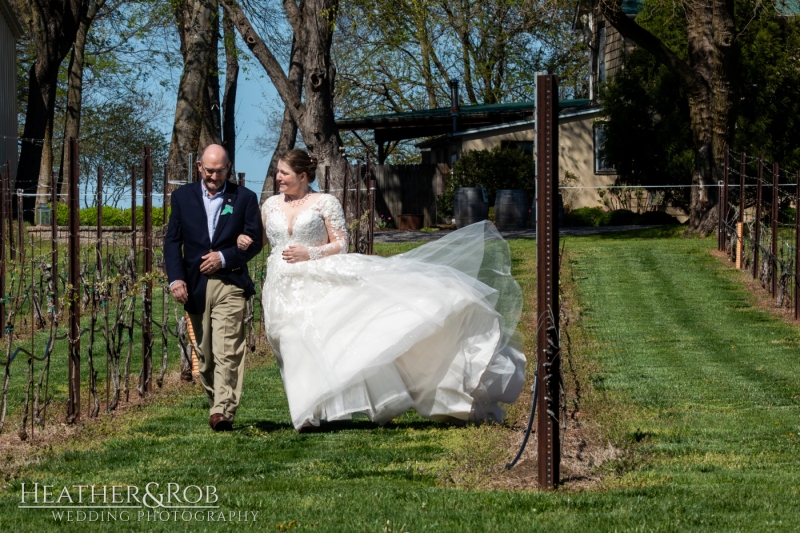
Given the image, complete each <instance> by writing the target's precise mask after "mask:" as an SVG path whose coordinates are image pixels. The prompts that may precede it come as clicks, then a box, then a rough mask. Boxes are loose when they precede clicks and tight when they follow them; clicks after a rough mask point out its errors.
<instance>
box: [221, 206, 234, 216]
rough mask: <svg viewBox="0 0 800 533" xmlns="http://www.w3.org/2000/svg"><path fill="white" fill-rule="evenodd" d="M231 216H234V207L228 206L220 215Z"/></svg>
mask: <svg viewBox="0 0 800 533" xmlns="http://www.w3.org/2000/svg"><path fill="white" fill-rule="evenodd" d="M231 214H233V206H232V205H226V206H225V209H223V210H222V213H220V216H221V215H231Z"/></svg>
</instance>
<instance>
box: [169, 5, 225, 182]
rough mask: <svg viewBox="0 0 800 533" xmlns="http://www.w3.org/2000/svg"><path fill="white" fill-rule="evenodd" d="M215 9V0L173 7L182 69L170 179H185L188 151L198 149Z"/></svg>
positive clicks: (204, 106) (171, 146)
mask: <svg viewBox="0 0 800 533" xmlns="http://www.w3.org/2000/svg"><path fill="white" fill-rule="evenodd" d="M217 9H218V4H217V2H216V1H215V0H184V1H182V2H179V3H178V4H177V5H176V8H175V17H176V20H177V22H178V31H179V34H180V35H181V52H182V54H183V73H182V74H181V80H180V82H179V84H178V100H177V103H176V105H175V120H174V123H173V127H172V141H171V142H170V147H169V157H168V161H167V164H168V171H169V181H171V182H173V181H183V180H185V179H186V176H187V171H188V170H190V169H188V158H189V154H197V152H198V148H199V144H200V135H201V132H202V130H203V125H204V115H205V110H206V105H207V104H208V87H207V83H208V76H209V68H208V67H209V55H210V54H212V53H214V51H215V50H216V41H217V37H218V32H214V31H213V19H214V17H216V16H217ZM172 188H173V189H174V186H173V187H172Z"/></svg>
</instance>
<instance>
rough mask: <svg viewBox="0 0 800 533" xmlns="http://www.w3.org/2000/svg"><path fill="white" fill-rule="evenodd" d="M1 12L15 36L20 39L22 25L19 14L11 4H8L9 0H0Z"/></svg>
mask: <svg viewBox="0 0 800 533" xmlns="http://www.w3.org/2000/svg"><path fill="white" fill-rule="evenodd" d="M0 13H2V14H3V18H4V19H6V23H7V24H8V27H9V28H11V33H13V34H14V38H15V39H17V40H19V39H20V38H21V37H22V32H23V29H22V25H20V23H19V20H17V16H16V15H15V14H14V11H13V10H12V9H11V6H10V5H8V1H7V0H0Z"/></svg>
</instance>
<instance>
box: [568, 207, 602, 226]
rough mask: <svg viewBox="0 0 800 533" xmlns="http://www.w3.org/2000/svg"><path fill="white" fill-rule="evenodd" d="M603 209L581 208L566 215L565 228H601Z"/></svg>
mask: <svg viewBox="0 0 800 533" xmlns="http://www.w3.org/2000/svg"><path fill="white" fill-rule="evenodd" d="M603 213H604V211H603V208H602V207H580V208H578V209H574V210H572V211H566V212H565V213H564V225H565V226H599V225H600V224H599V223H598V222H599V220H600V218H601V217H602V216H603Z"/></svg>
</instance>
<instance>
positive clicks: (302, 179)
mask: <svg viewBox="0 0 800 533" xmlns="http://www.w3.org/2000/svg"><path fill="white" fill-rule="evenodd" d="M276 177H277V181H278V190H279V191H280V192H282V193H283V194H287V195H289V196H302V195H304V194H305V193H306V191H307V190H308V177H307V176H306V173H305V172H303V173H302V174H297V173H295V172H294V171H293V170H292V169H291V167H290V166H289V165H287V164H286V163H284V162H283V161H278V174H277V176H276Z"/></svg>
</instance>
